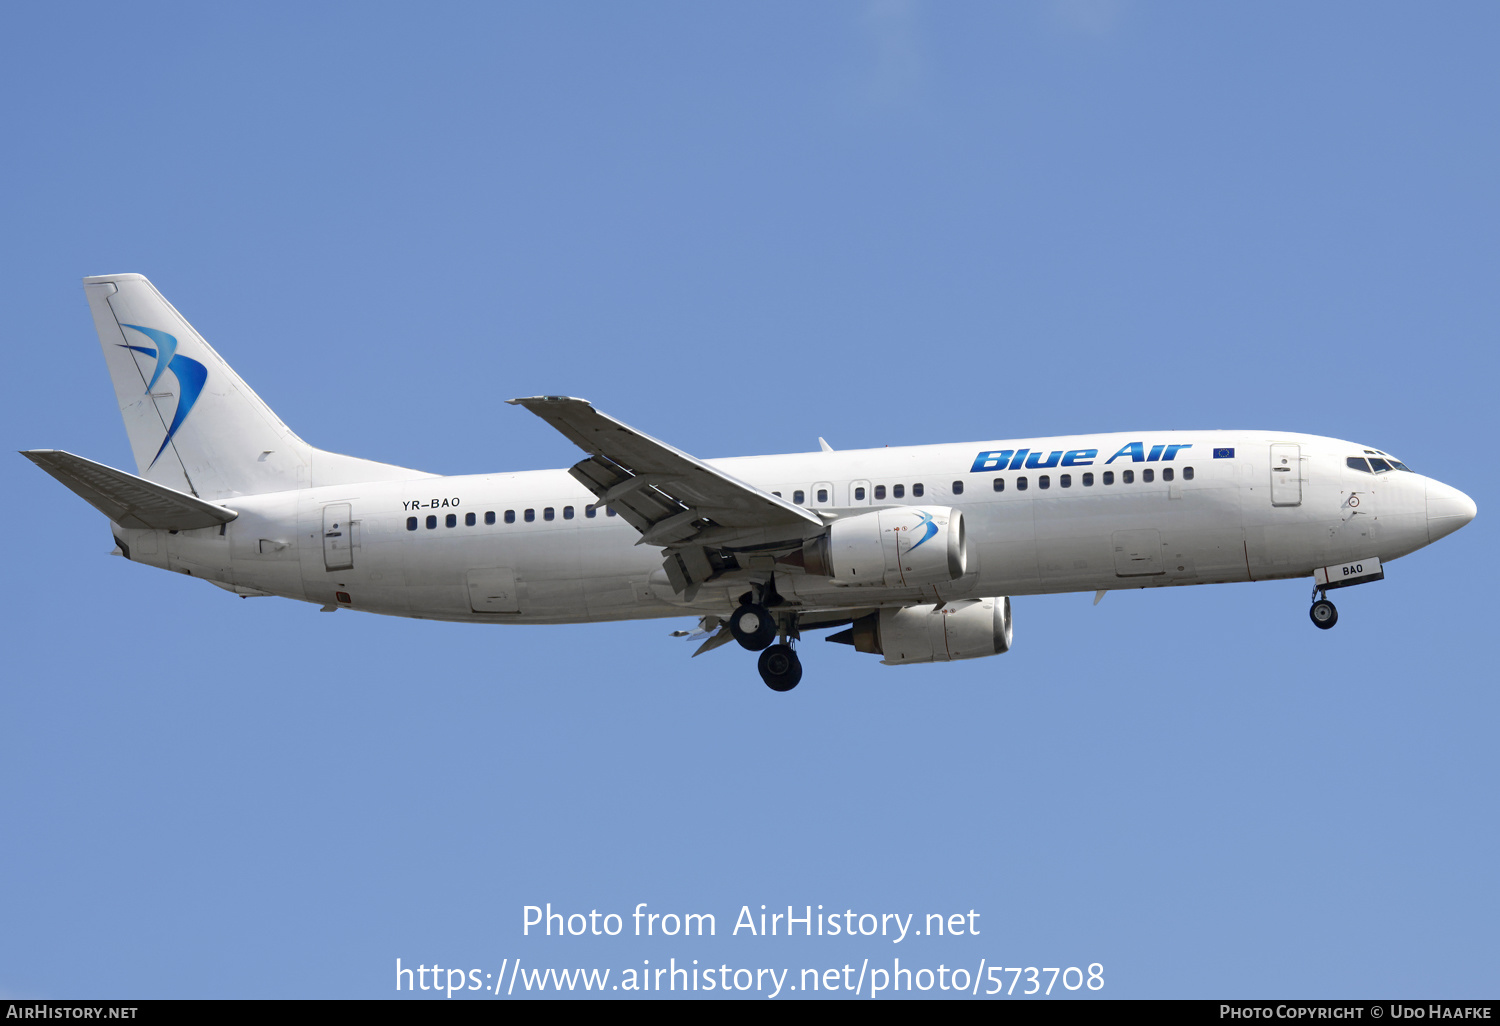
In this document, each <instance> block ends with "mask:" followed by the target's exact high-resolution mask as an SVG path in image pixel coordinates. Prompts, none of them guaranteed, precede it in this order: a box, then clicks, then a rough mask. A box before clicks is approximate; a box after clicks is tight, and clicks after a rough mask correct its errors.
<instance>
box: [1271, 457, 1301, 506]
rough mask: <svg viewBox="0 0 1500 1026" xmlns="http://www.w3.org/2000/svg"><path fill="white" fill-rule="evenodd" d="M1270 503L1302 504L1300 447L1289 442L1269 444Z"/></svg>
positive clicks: (1276, 504)
mask: <svg viewBox="0 0 1500 1026" xmlns="http://www.w3.org/2000/svg"><path fill="white" fill-rule="evenodd" d="M1271 505H1273V506H1300V505H1302V447H1301V446H1300V445H1293V444H1291V443H1290V442H1278V443H1277V444H1275V445H1273V446H1271Z"/></svg>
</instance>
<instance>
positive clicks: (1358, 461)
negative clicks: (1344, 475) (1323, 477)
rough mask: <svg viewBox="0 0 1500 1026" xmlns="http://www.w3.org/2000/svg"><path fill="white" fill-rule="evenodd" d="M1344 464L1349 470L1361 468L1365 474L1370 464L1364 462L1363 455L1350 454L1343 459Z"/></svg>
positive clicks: (1368, 470)
mask: <svg viewBox="0 0 1500 1026" xmlns="http://www.w3.org/2000/svg"><path fill="white" fill-rule="evenodd" d="M1344 465H1345V466H1347V467H1348V468H1349V469H1350V470H1362V471H1364V472H1365V473H1366V474H1368V473H1369V472H1370V465H1369V464H1368V463H1366V462H1365V458H1364V457H1363V456H1350V457H1349V458H1348V459H1346V460H1345V461H1344Z"/></svg>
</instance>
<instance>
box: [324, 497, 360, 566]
mask: <svg viewBox="0 0 1500 1026" xmlns="http://www.w3.org/2000/svg"><path fill="white" fill-rule="evenodd" d="M351 511H352V510H351V507H350V505H349V503H347V502H334V503H329V504H328V505H327V506H324V507H323V568H324V569H325V570H348V569H350V568H352V567H353V566H354V525H353V524H352V523H350V522H349V515H350V513H351Z"/></svg>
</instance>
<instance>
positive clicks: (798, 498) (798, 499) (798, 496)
mask: <svg viewBox="0 0 1500 1026" xmlns="http://www.w3.org/2000/svg"><path fill="white" fill-rule="evenodd" d="M804 498H805V496H804V495H803V494H802V489H800V488H798V489H797V490H796V491H795V492H793V493H792V501H793V502H795V503H796V504H797V505H799V506H800V505H802V501H803V499H804Z"/></svg>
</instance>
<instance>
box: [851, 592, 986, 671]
mask: <svg viewBox="0 0 1500 1026" xmlns="http://www.w3.org/2000/svg"><path fill="white" fill-rule="evenodd" d="M1010 639H1011V622H1010V599H1008V598H983V599H960V600H959V601H957V602H949V603H946V604H945V605H943V607H942V608H941V609H939V608H937V607H935V606H933V605H930V604H929V605H923V606H907V607H905V608H903V609H881V610H879V611H877V612H874V613H871V614H870V615H869V616H862V617H860V618H859V619H858V620H855V621H854V625H853V626H852V627H850V628H849V629H848V630H846V631H840V632H839V633H838V634H834V635H832V636H830V637H829V638H828V640H829V641H834V642H838V643H839V644H841V645H853V646H854V647H855V649H856V650H858V651H860V652H872V653H874V654H875V655H883V656H885V659H883V660H882V662H884V663H885V664H886V665H887V666H896V665H899V664H901V663H947V662H952V661H953V660H955V659H978V658H979V657H980V656H990V655H1000V654H1001V653H1002V652H1006V651H1009V649H1010Z"/></svg>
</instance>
